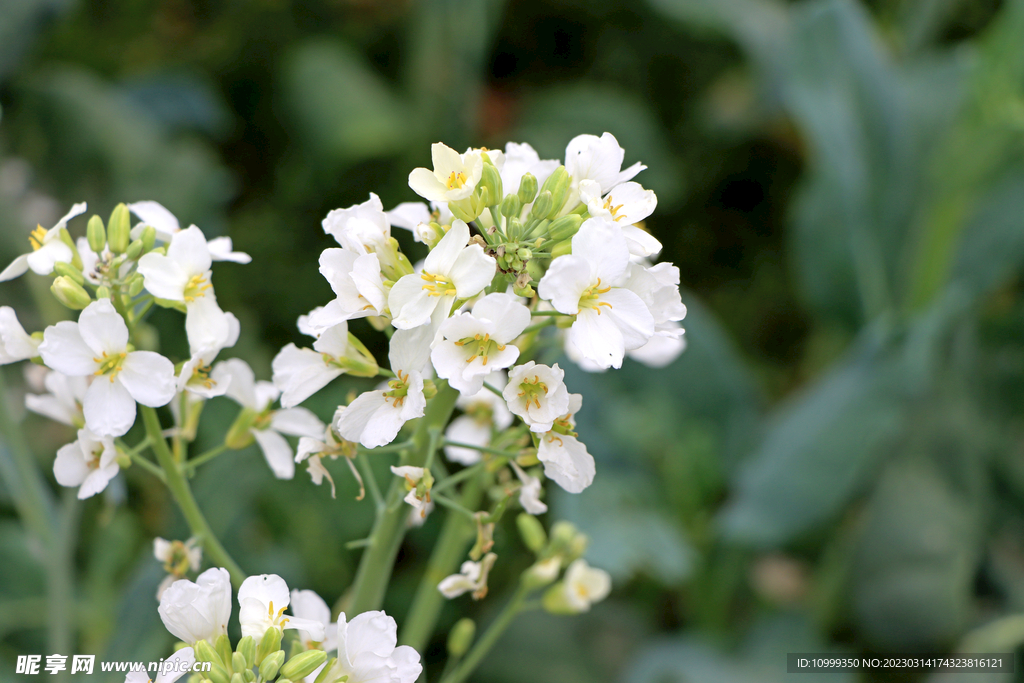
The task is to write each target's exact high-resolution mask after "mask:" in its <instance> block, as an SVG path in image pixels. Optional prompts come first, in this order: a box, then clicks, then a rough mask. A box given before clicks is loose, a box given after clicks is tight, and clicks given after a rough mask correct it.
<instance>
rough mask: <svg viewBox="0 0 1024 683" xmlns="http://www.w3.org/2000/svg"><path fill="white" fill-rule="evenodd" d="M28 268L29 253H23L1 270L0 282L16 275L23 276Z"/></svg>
mask: <svg viewBox="0 0 1024 683" xmlns="http://www.w3.org/2000/svg"><path fill="white" fill-rule="evenodd" d="M27 270H28V254H22V255H21V256H19V257H18V258H16V259H14V260H13V261H11V263H10V265H8V266H7V267H6V268H4V269H3V271H0V282H7V281H8V280H13V279H14V278H16V277H21V276H22V275H24V274H25V271H27Z"/></svg>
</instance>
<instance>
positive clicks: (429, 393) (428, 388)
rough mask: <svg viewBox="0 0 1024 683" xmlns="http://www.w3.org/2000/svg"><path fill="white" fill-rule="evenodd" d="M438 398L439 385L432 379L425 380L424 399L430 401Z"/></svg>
mask: <svg viewBox="0 0 1024 683" xmlns="http://www.w3.org/2000/svg"><path fill="white" fill-rule="evenodd" d="M435 396H437V385H436V384H434V381H433V380H431V379H426V378H424V380H423V398H425V399H427V400H428V401H429V400H430V399H432V398H434V397H435Z"/></svg>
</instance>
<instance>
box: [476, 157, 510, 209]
mask: <svg viewBox="0 0 1024 683" xmlns="http://www.w3.org/2000/svg"><path fill="white" fill-rule="evenodd" d="M478 187H479V188H480V189H483V190H487V198H486V200H485V201H486V203H485V204H484V206H494V205H495V204H498V203H500V202H501V198H502V197H503V196H504V194H505V193H504V192H503V191H502V187H501V175H500V174H499V173H498V169H497V168H495V167H494V164H489V163H488V164H484V167H483V171H482V173H481V174H480V185H479V186H478Z"/></svg>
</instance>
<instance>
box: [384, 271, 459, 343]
mask: <svg viewBox="0 0 1024 683" xmlns="http://www.w3.org/2000/svg"><path fill="white" fill-rule="evenodd" d="M440 298H446V297H440ZM438 299H439V297H432V296H430V295H428V294H427V291H426V290H425V289H423V280H422V278H421V277H420V276H419V275H416V274H412V275H405V276H403V277H402V278H401V279H399V280H398V282H396V283H395V285H394V286H393V287H392V288H391V293H390V294H389V295H388V308H389V309H391V315H392V316H393V317H394V320H393V324H394V326H395V327H396V328H398V329H400V330H404V329H410V328H413V327H419V326H420V325H425V324H426V323H428V322H430V316H431V314H432V313H433V312H434V307H435V306H437V305H438V303H439V302H438Z"/></svg>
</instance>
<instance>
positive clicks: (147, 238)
mask: <svg viewBox="0 0 1024 683" xmlns="http://www.w3.org/2000/svg"><path fill="white" fill-rule="evenodd" d="M140 239H141V240H142V250H143V251H150V250H151V249H152V248H153V245H154V244H156V228H154V227H153V226H152V225H147V226H146V227H145V228H143V229H142V237H141V238H140Z"/></svg>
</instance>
